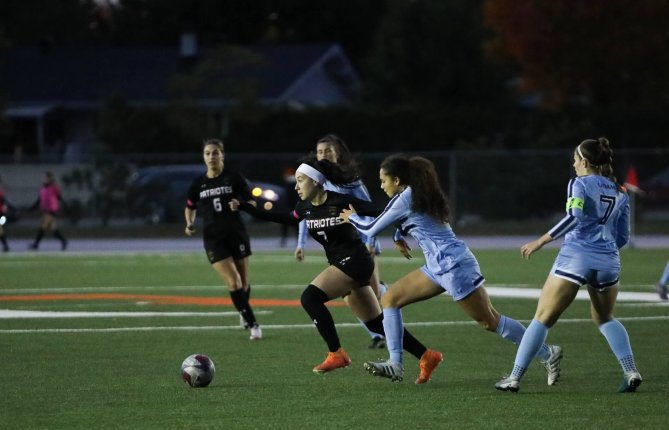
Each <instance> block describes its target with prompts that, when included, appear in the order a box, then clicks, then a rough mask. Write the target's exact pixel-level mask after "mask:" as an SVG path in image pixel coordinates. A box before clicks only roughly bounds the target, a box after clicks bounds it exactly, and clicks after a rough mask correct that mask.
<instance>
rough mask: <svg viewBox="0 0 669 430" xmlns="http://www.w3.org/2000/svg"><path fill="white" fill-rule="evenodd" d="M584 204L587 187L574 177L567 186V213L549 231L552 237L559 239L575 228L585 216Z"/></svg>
mask: <svg viewBox="0 0 669 430" xmlns="http://www.w3.org/2000/svg"><path fill="white" fill-rule="evenodd" d="M584 204H585V189H584V188H583V184H582V183H581V182H580V181H577V180H576V178H574V179H572V180H571V181H569V185H568V186H567V205H566V207H565V210H566V212H567V215H565V217H564V218H562V219H561V220H560V221H559V222H558V223H557V224H555V226H554V227H553V228H551V229H550V230H549V231H548V234H549V235H550V237H552V238H553V239H558V238H560V237H562V236H564V235H565V234H567V233H568V232H569V231H570V230H571V229H573V228H574V227H575V226H576V224H578V220H579V219H580V218H582V217H583V205H584Z"/></svg>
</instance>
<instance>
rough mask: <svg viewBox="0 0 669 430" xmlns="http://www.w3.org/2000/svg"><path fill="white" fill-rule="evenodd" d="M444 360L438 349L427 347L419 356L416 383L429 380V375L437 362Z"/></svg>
mask: <svg viewBox="0 0 669 430" xmlns="http://www.w3.org/2000/svg"><path fill="white" fill-rule="evenodd" d="M442 361H444V356H443V355H442V354H441V352H439V351H435V350H433V349H428V350H427V351H425V352H424V353H423V355H422V356H421V357H420V363H419V365H420V375H418V379H416V384H424V383H426V382H427V381H429V380H430V376H431V375H432V372H433V371H434V369H436V368H437V366H439V363H441V362H442Z"/></svg>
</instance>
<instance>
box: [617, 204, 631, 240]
mask: <svg viewBox="0 0 669 430" xmlns="http://www.w3.org/2000/svg"><path fill="white" fill-rule="evenodd" d="M619 196H620V199H621V200H622V203H621V205H622V207H621V208H620V217H618V223H617V224H616V245H617V246H618V248H622V247H623V246H625V245H627V242H629V240H630V204H629V198H628V196H627V194H626V193H622V192H621V193H619Z"/></svg>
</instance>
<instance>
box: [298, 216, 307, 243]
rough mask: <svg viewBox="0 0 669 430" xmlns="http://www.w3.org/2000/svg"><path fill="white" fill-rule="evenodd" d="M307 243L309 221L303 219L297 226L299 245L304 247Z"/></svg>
mask: <svg viewBox="0 0 669 430" xmlns="http://www.w3.org/2000/svg"><path fill="white" fill-rule="evenodd" d="M306 244H307V221H306V220H302V221H300V224H299V225H298V227H297V247H298V248H304V245H306Z"/></svg>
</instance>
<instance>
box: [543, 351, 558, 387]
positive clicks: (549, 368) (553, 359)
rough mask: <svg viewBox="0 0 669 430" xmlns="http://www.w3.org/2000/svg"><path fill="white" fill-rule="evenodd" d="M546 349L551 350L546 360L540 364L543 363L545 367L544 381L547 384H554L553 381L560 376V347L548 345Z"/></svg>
mask: <svg viewBox="0 0 669 430" xmlns="http://www.w3.org/2000/svg"><path fill="white" fill-rule="evenodd" d="M548 349H549V350H550V352H551V355H550V356H549V357H548V360H546V361H542V362H541V364H543V365H544V369H546V374H547V379H546V382H547V383H548V385H555V383H556V382H557V381H558V379H559V378H560V370H561V369H560V362H561V361H562V348H561V347H559V346H557V345H548Z"/></svg>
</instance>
